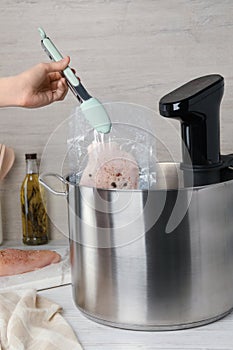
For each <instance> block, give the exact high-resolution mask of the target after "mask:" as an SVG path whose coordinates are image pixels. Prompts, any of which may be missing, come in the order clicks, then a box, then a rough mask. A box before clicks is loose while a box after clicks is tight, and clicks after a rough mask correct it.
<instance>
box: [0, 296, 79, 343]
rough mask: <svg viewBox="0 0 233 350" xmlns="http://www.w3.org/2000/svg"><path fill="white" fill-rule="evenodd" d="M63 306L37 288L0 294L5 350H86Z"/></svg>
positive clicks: (1, 339) (1, 340) (1, 338)
mask: <svg viewBox="0 0 233 350" xmlns="http://www.w3.org/2000/svg"><path fill="white" fill-rule="evenodd" d="M60 311H61V308H60V306H59V305H57V304H55V303H53V302H52V301H49V300H48V299H46V298H44V297H42V296H40V295H37V293H36V291H35V290H31V289H30V290H19V291H16V292H15V291H9V292H7V291H4V292H1V293H0V349H1V350H64V349H67V350H82V349H83V348H82V346H81V345H80V343H79V342H78V340H77V338H76V336H75V334H74V332H73V330H72V328H71V327H70V326H69V325H68V323H67V322H66V321H65V319H64V318H63V317H62V316H61V314H60Z"/></svg>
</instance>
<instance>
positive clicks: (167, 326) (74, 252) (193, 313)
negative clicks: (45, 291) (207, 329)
mask: <svg viewBox="0 0 233 350" xmlns="http://www.w3.org/2000/svg"><path fill="white" fill-rule="evenodd" d="M159 169H160V171H159V173H158V179H157V188H156V189H155V190H151V191H145V190H143V191H142V190H134V191H127V190H123V191H116V190H103V189H99V190H96V189H93V188H88V187H79V186H78V184H75V183H74V184H73V183H72V182H70V181H67V180H65V179H64V178H62V177H59V178H60V179H61V180H62V181H63V182H64V183H65V184H66V191H65V192H61V193H57V191H54V190H52V191H53V192H54V193H56V194H61V195H65V196H67V199H68V216H69V233H70V254H71V266H72V286H73V297H74V301H75V303H76V305H77V307H78V308H79V309H80V310H81V311H82V312H83V313H84V314H85V315H86V316H88V317H89V318H91V319H93V320H95V321H97V322H100V323H103V324H107V325H110V326H114V327H121V328H126V329H137V330H171V329H182V328H189V327H194V326H199V325H204V324H206V323H209V322H212V321H215V320H217V319H219V318H221V317H223V316H225V315H226V314H228V313H229V312H230V311H231V310H232V308H233V180H232V179H233V170H231V169H228V170H225V171H224V172H223V173H222V175H221V176H222V178H221V181H222V182H221V183H218V184H214V185H208V186H202V187H195V188H184V187H183V185H182V181H180V179H182V172H181V171H180V170H179V167H178V166H177V165H176V164H172V163H160V164H159ZM43 178H44V177H43V176H42V178H41V179H40V181H41V183H42V184H44V185H45V186H46V187H47V188H48V185H46V183H45V181H44V180H43ZM49 189H50V190H51V188H50V187H49Z"/></svg>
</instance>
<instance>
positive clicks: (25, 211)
mask: <svg viewBox="0 0 233 350" xmlns="http://www.w3.org/2000/svg"><path fill="white" fill-rule="evenodd" d="M25 158H26V176H25V178H24V180H23V183H22V186H21V191H20V200H21V210H22V229H23V243H24V244H27V245H40V244H45V243H48V216H47V212H46V208H45V199H44V198H43V189H42V188H41V187H40V184H39V171H38V164H37V154H36V153H32V154H25Z"/></svg>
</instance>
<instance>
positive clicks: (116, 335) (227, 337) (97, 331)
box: [39, 285, 233, 350]
mask: <svg viewBox="0 0 233 350" xmlns="http://www.w3.org/2000/svg"><path fill="white" fill-rule="evenodd" d="M39 294H40V295H43V296H45V297H47V298H50V299H52V300H53V301H54V302H56V303H58V304H59V305H61V306H62V308H63V316H64V318H65V319H66V320H67V321H68V322H69V324H70V325H71V326H72V328H73V330H74V331H75V333H76V335H77V336H78V338H79V340H80V342H81V344H82V345H83V347H84V349H85V350H94V349H95V350H152V349H153V350H162V349H164V350H189V349H190V350H232V349H233V314H230V315H228V316H227V317H225V318H223V319H222V320H220V321H217V322H215V323H212V324H209V325H206V326H202V327H198V328H192V329H188V330H182V331H170V332H165V331H163V332H140V331H126V330H122V329H117V328H111V327H107V326H103V325H101V324H97V323H95V322H93V321H91V320H89V319H87V318H86V317H85V316H83V314H82V313H81V312H80V311H79V310H78V309H77V308H76V307H75V305H74V302H73V299H72V290H71V285H66V286H61V287H56V288H51V289H47V290H44V291H41V292H39ZM70 350H71V349H70Z"/></svg>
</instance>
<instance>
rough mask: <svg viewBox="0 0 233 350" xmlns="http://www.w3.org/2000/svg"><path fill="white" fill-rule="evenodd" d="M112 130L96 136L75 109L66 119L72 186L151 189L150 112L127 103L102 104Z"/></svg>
mask: <svg viewBox="0 0 233 350" xmlns="http://www.w3.org/2000/svg"><path fill="white" fill-rule="evenodd" d="M104 108H105V109H106V111H107V113H108V115H109V117H110V119H111V122H112V128H111V131H110V132H109V133H108V134H103V133H98V132H97V131H96V130H94V129H93V128H92V127H91V126H90V124H89V123H88V121H87V120H86V119H85V116H84V115H83V112H82V111H81V109H80V108H79V107H78V108H76V110H75V113H74V114H73V116H72V117H71V118H70V122H69V137H68V157H69V168H70V178H69V180H70V181H71V182H72V183H79V184H80V186H89V187H96V188H103V189H117V190H118V189H119V190H122V189H127V190H132V189H151V188H153V186H154V185H155V183H156V139H155V125H154V124H155V119H154V118H153V117H154V112H153V111H152V110H150V109H147V108H145V107H142V106H139V105H134V104H128V103H119V102H115V103H106V104H104Z"/></svg>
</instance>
